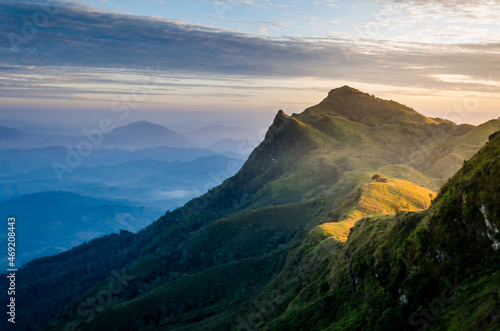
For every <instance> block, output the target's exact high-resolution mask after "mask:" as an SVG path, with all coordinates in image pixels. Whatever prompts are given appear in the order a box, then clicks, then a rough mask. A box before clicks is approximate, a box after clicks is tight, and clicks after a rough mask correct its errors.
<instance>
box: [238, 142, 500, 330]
mask: <svg viewBox="0 0 500 331" xmlns="http://www.w3.org/2000/svg"><path fill="white" fill-rule="evenodd" d="M499 165H500V137H497V138H496V139H494V140H492V141H491V142H490V143H489V144H488V145H487V146H486V147H484V148H483V149H482V150H481V151H480V152H479V153H478V154H477V155H476V156H475V157H474V158H472V159H471V160H470V161H468V162H467V163H466V164H465V165H464V167H463V168H462V169H461V170H460V171H459V172H458V173H457V174H456V175H455V176H454V177H453V178H452V179H451V180H450V181H449V182H448V183H447V184H446V185H445V186H444V187H443V189H442V191H441V192H440V193H439V195H438V197H437V198H436V200H435V201H434V202H433V204H432V207H431V208H430V209H429V210H427V211H423V212H418V213H407V212H404V213H398V214H397V215H396V216H375V217H367V218H364V219H362V220H360V221H359V222H357V223H356V225H355V227H354V228H353V231H352V233H351V234H350V236H349V239H348V240H347V242H346V244H345V245H344V246H340V245H339V244H338V243H337V241H335V240H332V239H333V238H332V236H330V235H329V234H328V233H327V232H324V231H318V230H317V229H314V230H313V231H311V233H310V234H309V236H308V239H306V240H305V241H304V242H303V243H302V245H301V246H300V247H299V248H298V249H296V250H295V251H293V252H292V253H291V254H290V255H289V256H288V259H287V262H286V264H285V267H284V269H283V271H282V272H281V274H280V275H279V276H278V277H277V278H276V279H274V280H273V281H272V282H271V283H270V284H269V285H268V287H266V289H265V290H264V291H263V292H262V294H261V295H260V296H259V297H258V298H257V299H256V300H270V299H269V298H279V300H276V299H274V301H273V303H274V308H275V309H274V313H273V314H272V316H269V317H268V318H267V320H266V321H264V322H261V323H259V324H255V325H252V326H258V327H259V328H263V329H266V330H302V329H305V328H306V329H309V330H389V329H390V330H417V329H419V330H422V329H429V330H498V329H499V328H500V318H499V317H498V316H499V312H500V302H499V301H498V294H499V293H500V282H499V274H498V268H499V267H500V259H499V256H498V250H499V249H500V245H499V244H498V242H499V241H498V240H499V239H500V238H499V232H498V229H499V227H500V218H499V217H498V215H499V213H498V211H499V203H498V201H500V200H499V199H498V198H499V197H498V194H499V193H498V192H500V176H499V175H500V166H499ZM292 261H293V262H292ZM297 266H299V267H297ZM303 266H305V268H302V267H303ZM298 268H300V271H301V272H300V273H298V272H297V269H298ZM297 275H299V276H297ZM247 322H248V321H247Z"/></svg>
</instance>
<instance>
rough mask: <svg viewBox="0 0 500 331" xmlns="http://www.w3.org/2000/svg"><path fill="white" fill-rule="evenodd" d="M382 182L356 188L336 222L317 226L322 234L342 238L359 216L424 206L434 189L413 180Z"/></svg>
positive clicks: (339, 239) (429, 202)
mask: <svg viewBox="0 0 500 331" xmlns="http://www.w3.org/2000/svg"><path fill="white" fill-rule="evenodd" d="M384 180H386V182H380V181H377V182H372V183H368V184H365V185H364V186H362V187H361V188H360V189H359V198H358V200H357V202H356V204H355V206H354V207H353V208H352V209H351V210H350V211H348V212H347V213H346V214H344V215H345V216H344V217H342V218H341V219H340V221H339V222H331V223H324V224H321V225H319V226H318V228H319V229H320V230H321V232H322V233H323V235H325V236H333V237H334V238H335V239H336V240H338V241H340V242H346V240H347V237H348V236H349V232H350V229H351V228H352V227H353V226H354V224H355V223H356V222H357V221H358V220H360V219H361V218H363V217H366V216H369V215H376V214H388V215H390V214H395V213H396V212H398V211H400V210H402V211H419V210H423V209H427V208H428V207H429V206H430V205H431V200H432V198H433V197H435V196H436V193H435V192H433V191H431V190H428V189H426V188H424V187H422V186H419V185H417V184H415V183H412V182H409V181H406V180H400V179H393V178H384Z"/></svg>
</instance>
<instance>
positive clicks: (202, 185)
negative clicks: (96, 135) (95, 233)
mask: <svg viewBox="0 0 500 331" xmlns="http://www.w3.org/2000/svg"><path fill="white" fill-rule="evenodd" d="M242 164H243V161H242V160H237V159H231V158H227V157H224V156H220V155H213V156H207V157H201V158H198V159H196V160H193V161H189V162H179V161H175V162H164V161H158V160H151V159H144V160H135V161H130V162H125V163H121V164H118V165H110V166H97V167H77V168H75V169H74V170H73V171H72V172H71V173H67V174H65V175H64V177H63V180H62V181H59V179H58V178H57V176H56V173H55V172H54V170H53V169H52V168H45V169H41V170H34V171H31V172H27V173H22V174H13V175H10V176H3V177H0V199H9V198H12V197H16V196H20V195H25V194H30V193H35V192H43V191H59V190H62V191H70V192H75V193H79V194H85V195H87V194H91V195H92V196H94V197H97V198H102V199H108V200H119V201H122V202H124V203H125V202H130V203H132V204H139V205H145V206H151V207H156V208H162V209H164V210H166V209H171V208H175V207H178V206H180V205H182V204H183V203H185V202H187V201H189V200H190V199H192V198H194V197H196V196H198V195H200V194H203V193H205V192H206V191H207V190H208V189H210V188H212V187H214V186H217V185H219V184H220V183H222V181H223V180H225V179H226V178H228V177H230V176H232V175H234V174H235V173H236V171H238V170H239V169H240V167H241V165H242Z"/></svg>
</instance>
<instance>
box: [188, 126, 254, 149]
mask: <svg viewBox="0 0 500 331" xmlns="http://www.w3.org/2000/svg"><path fill="white" fill-rule="evenodd" d="M184 135H185V136H186V137H187V138H188V139H190V140H191V141H194V142H196V143H197V144H199V145H200V146H203V147H208V146H209V145H212V144H214V143H217V142H219V141H223V140H227V139H230V140H236V141H250V142H252V141H258V140H259V133H258V132H257V131H255V130H251V129H247V128H242V127H228V126H223V125H209V126H204V127H201V128H199V129H196V130H193V131H189V132H185V133H184Z"/></svg>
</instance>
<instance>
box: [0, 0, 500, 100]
mask: <svg viewBox="0 0 500 331" xmlns="http://www.w3.org/2000/svg"><path fill="white" fill-rule="evenodd" d="M459 2H460V1H454V2H453V4H454V5H458V4H459ZM413 3H415V4H417V5H425V1H421V0H413ZM43 4H45V7H44V6H43ZM0 8H1V9H0V21H1V23H0V35H1V36H2V37H1V38H0V74H1V75H2V77H1V79H0V85H2V86H4V87H5V88H7V87H11V88H16V84H18V85H19V84H21V86H20V87H24V88H29V82H27V81H24V82H23V81H22V79H21V81H20V80H19V77H21V76H22V75H23V74H25V75H29V76H30V77H32V76H33V75H36V73H34V70H33V67H36V68H37V69H36V71H39V72H43V71H44V70H45V71H49V69H47V68H58V67H59V68H79V69H78V70H80V71H81V72H85V73H88V72H89V71H90V72H94V73H96V74H98V73H99V71H100V70H110V69H113V70H118V69H125V70H127V71H133V70H140V69H143V68H145V67H147V66H151V67H156V66H159V67H160V68H161V70H162V72H163V74H164V75H183V74H186V75H188V74H189V75H198V74H199V75H201V76H204V77H207V76H210V75H219V76H221V75H222V76H240V77H241V76H247V77H271V78H286V77H317V78H325V79H336V80H346V81H359V82H365V83H372V84H386V85H394V86H401V87H421V88H440V89H452V90H453V89H455V90H460V89H463V90H478V89H481V88H482V87H484V86H485V85H484V84H483V83H484V82H485V81H493V83H491V82H490V83H488V84H486V86H488V89H489V91H493V92H494V91H498V84H497V83H496V82H498V81H500V66H499V61H498V54H499V53H500V43H494V42H485V43H478V44H452V43H450V44H446V45H441V44H436V43H432V44H431V43H427V42H425V40H422V41H420V42H404V41H391V40H384V39H383V38H381V37H380V36H383V34H379V35H376V36H373V35H371V34H368V33H366V34H364V33H360V34H359V35H358V36H356V38H355V39H348V38H340V37H331V38H315V39H312V38H309V39H307V38H286V39H285V38H283V39H272V38H263V37H255V36H251V35H248V34H243V33H236V32H232V31H227V30H219V29H215V28H212V27H206V26H198V25H191V24H184V23H182V22H175V21H169V20H165V19H161V18H154V17H138V16H132V15H124V14H115V13H109V12H102V11H98V10H95V9H93V8H90V7H86V6H82V5H77V4H75V3H61V2H49V3H46V2H43V1H38V2H37V1H35V2H33V1H31V2H25V1H12V0H0ZM44 8H45V9H44ZM386 23H387V22H377V21H374V22H373V24H375V25H377V24H378V25H377V26H375V27H376V28H377V29H379V30H380V29H382V30H383V29H386V28H387V24H386ZM371 28H372V30H370V31H373V26H371ZM44 68H46V69H44ZM78 70H76V71H78ZM443 75H460V77H463V79H461V80H449V79H448V80H447V79H443V78H442V77H443ZM13 77H17V78H15V79H14V78H13ZM73 77H74V78H73V79H78V75H76V74H75V75H74V76H73ZM75 77H76V78H75ZM85 79H87V78H85ZM95 79H96V78H95V77H94V78H93V80H95ZM122 79H123V78H122ZM111 80H112V79H111ZM117 81H119V79H118V80H115V82H117ZM45 83H47V81H45ZM101 83H103V82H101ZM23 84H24V85H23ZM35 84H36V82H35ZM61 84H62V83H61ZM103 84H104V83H103ZM18 87H19V86H18ZM52 88H53V87H52ZM44 89H45V90H44V91H45V92H46V93H50V89H51V88H50V87H45V88H44ZM5 93H7V92H5ZM110 93H112V92H110Z"/></svg>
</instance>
